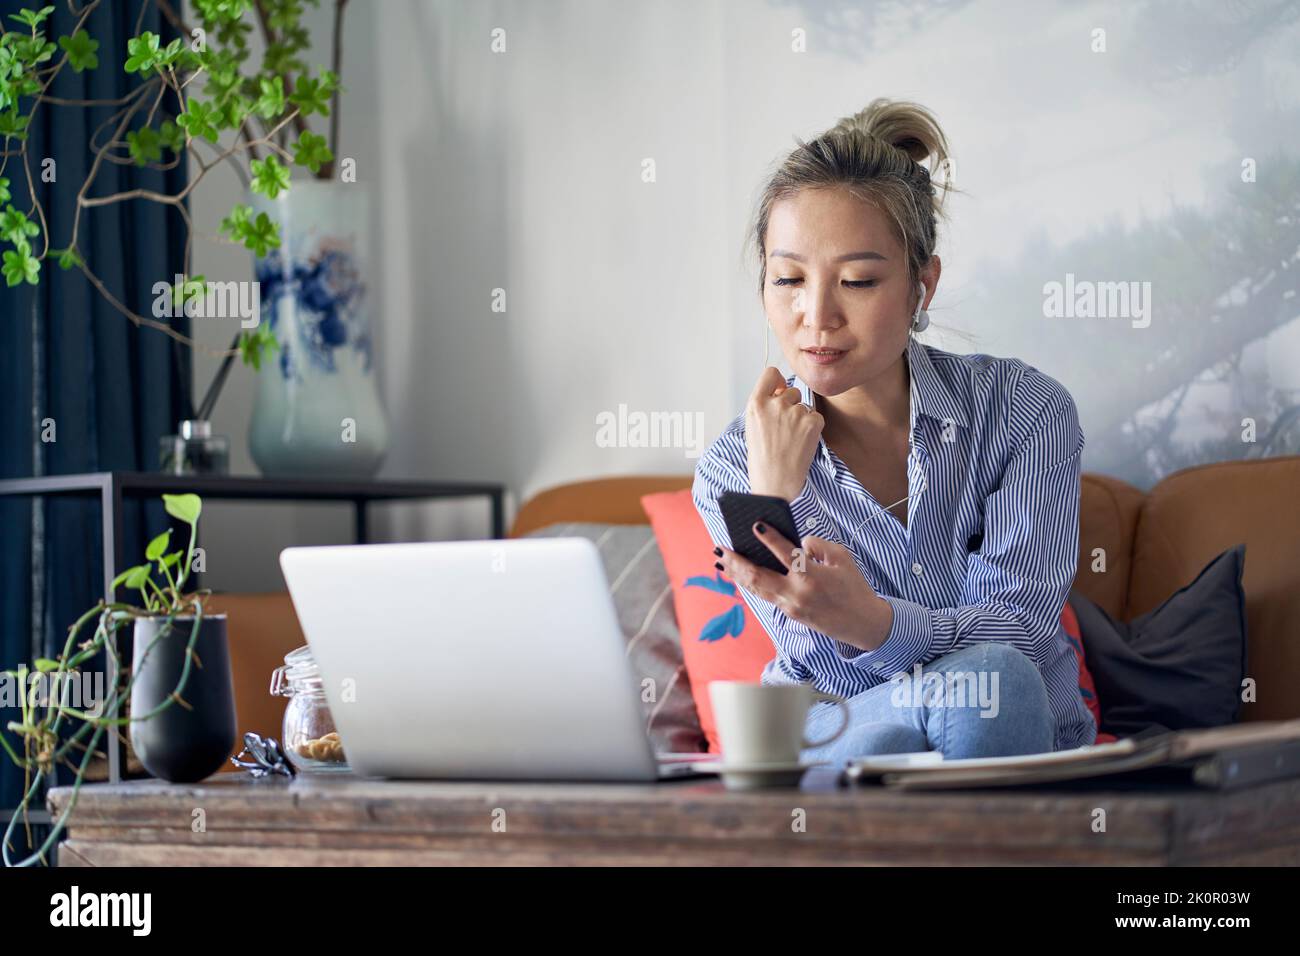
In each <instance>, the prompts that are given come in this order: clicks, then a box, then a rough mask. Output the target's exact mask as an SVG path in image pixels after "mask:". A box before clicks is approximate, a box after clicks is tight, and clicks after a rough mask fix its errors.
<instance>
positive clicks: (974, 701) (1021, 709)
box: [801, 643, 1056, 767]
mask: <svg viewBox="0 0 1300 956" xmlns="http://www.w3.org/2000/svg"><path fill="white" fill-rule="evenodd" d="M848 708H849V722H848V726H847V728H846V729H845V731H844V733H842V734H841V735H840V736H838V737H836V738H835V739H834V740H833V741H831V742H830V743H828V744H824V745H823V746H820V747H809V748H806V749H805V750H803V751H802V754H801V756H802V759H803V760H805V761H821V760H825V761H829V762H830V763H831V764H832V765H834V766H837V767H843V766H844V763H845V761H847V760H848V759H849V758H850V757H865V756H873V755H876V754H892V753H915V752H918V751H922V750H938V751H941V752H942V753H943V755H944V758H945V759H947V760H957V759H960V758H963V757H1007V756H1014V755H1016V754H1032V753H1044V752H1047V751H1051V750H1053V749H1054V742H1055V737H1056V734H1055V727H1054V721H1053V717H1052V712H1051V709H1050V707H1049V706H1048V702H1047V688H1046V686H1045V685H1044V684H1043V678H1042V676H1041V675H1040V674H1039V672H1038V668H1037V667H1035V666H1034V663H1033V661H1031V660H1030V659H1029V658H1028V657H1026V656H1025V655H1024V654H1022V653H1021V652H1020V651H1019V650H1018V649H1016V648H1015V647H1012V646H1011V645H1010V644H999V643H980V644H975V645H972V646H970V647H964V648H962V649H961V650H958V651H953V652H952V653H951V654H947V655H945V656H943V657H939V658H936V659H935V660H933V661H931V662H930V663H928V664H925V665H923V666H922V668H921V671H920V673H919V675H918V673H917V671H916V670H915V668H914V669H913V670H912V671H910V672H908V673H907V674H906V675H905V676H903V677H899V678H895V679H894V680H890V681H886V682H885V683H883V684H877V685H876V686H875V687H872V688H870V689H868V690H865V691H863V692H862V693H860V694H857V695H855V696H853V697H850V698H849V701H848ZM843 720H844V715H843V713H842V709H841V708H840V706H839V705H838V704H835V703H819V704H817V705H816V706H815V707H813V708H812V709H811V710H810V711H809V712H808V719H807V722H806V725H805V734H804V736H805V739H807V740H823V739H825V738H826V737H828V736H829V735H830V734H832V733H833V732H834V731H835V729H836V728H837V727H839V726H840V724H841V722H842V721H843Z"/></svg>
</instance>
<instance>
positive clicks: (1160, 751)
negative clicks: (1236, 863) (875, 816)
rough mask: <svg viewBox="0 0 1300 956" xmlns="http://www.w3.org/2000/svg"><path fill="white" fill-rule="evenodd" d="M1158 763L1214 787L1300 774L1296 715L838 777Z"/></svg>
mask: <svg viewBox="0 0 1300 956" xmlns="http://www.w3.org/2000/svg"><path fill="white" fill-rule="evenodd" d="M1162 767H1164V768H1171V769H1173V768H1176V769H1178V770H1179V771H1184V772H1185V773H1186V775H1187V778H1188V780H1189V781H1190V782H1191V783H1194V784H1195V785H1197V786H1201V787H1210V788H1218V789H1228V788H1236V787H1241V786H1247V785H1251V784H1256V783H1263V782H1265V781H1267V780H1277V779H1285V778H1287V777H1293V776H1300V719H1296V720H1281V721H1259V722H1251V723H1247V724H1232V725H1230V726H1227V727H1211V728H1206V729H1201V730H1175V731H1170V732H1168V733H1162V734H1157V735H1155V736H1151V737H1146V738H1141V739H1139V738H1131V737H1130V738H1125V739H1123V740H1117V741H1114V742H1113V743H1105V744H1092V745H1090V746H1087V747H1077V748H1074V749H1072V750H1060V751H1052V752H1048V753H1040V754H1025V755H1022V756H1016V757H973V758H968V759H962V760H944V759H943V757H942V755H941V754H938V753H937V752H934V751H929V752H926V753H920V754H886V755H881V756H876V757H857V758H852V759H850V760H849V761H848V763H847V764H846V766H845V770H844V778H845V779H846V780H847V781H848V782H850V783H857V784H883V785H885V786H891V787H899V788H902V789H914V790H921V789H942V788H957V787H1011V786H1019V785H1028V784H1042V783H1052V782H1055V781H1062V780H1084V779H1091V778H1098V777H1108V776H1114V775H1121V774H1128V773H1132V772H1133V771H1142V770H1149V769H1153V768H1162Z"/></svg>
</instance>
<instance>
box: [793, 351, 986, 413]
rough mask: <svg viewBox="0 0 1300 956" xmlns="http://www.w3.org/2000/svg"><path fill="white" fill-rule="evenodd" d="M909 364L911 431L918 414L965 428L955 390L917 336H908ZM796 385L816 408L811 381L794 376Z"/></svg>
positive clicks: (806, 401)
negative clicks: (949, 421) (936, 366)
mask: <svg viewBox="0 0 1300 956" xmlns="http://www.w3.org/2000/svg"><path fill="white" fill-rule="evenodd" d="M906 354H907V367H908V371H909V373H910V374H909V375H908V378H909V379H910V380H911V393H912V394H911V413H910V418H909V422H908V424H909V429H910V432H912V433H915V431H916V416H917V415H918V414H920V415H925V416H928V417H929V418H933V419H934V420H935V421H937V422H939V423H940V424H942V423H944V422H945V421H948V420H951V421H953V422H955V423H956V424H958V425H960V426H962V427H963V428H965V427H966V426H967V422H966V415H965V413H964V412H963V411H962V407H961V403H960V402H958V401H957V399H956V398H955V397H954V396H953V394H952V389H950V388H949V387H948V383H947V382H945V381H944V380H943V378H942V377H941V376H940V375H939V371H938V369H936V368H935V367H934V362H933V361H931V360H930V353H929V351H928V350H927V349H926V347H925V346H924V345H922V344H921V343H920V342H918V341H917V340H916V338H915V337H914V336H910V335H909V336H908V337H907V353H906ZM794 385H795V387H796V388H797V389H799V394H800V395H801V396H802V401H803V403H804V404H805V405H807V406H808V407H809V408H811V409H813V410H814V411H816V410H817V404H816V401H815V399H816V395H815V393H814V392H813V390H812V389H811V388H810V387H809V386H808V383H807V382H805V381H804V380H803V379H801V378H799V376H798V375H796V376H795V377H794Z"/></svg>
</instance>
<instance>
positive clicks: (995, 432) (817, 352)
mask: <svg viewBox="0 0 1300 956" xmlns="http://www.w3.org/2000/svg"><path fill="white" fill-rule="evenodd" d="M927 159H928V160H929V161H930V168H932V169H938V168H939V167H940V166H946V163H947V161H948V152H947V143H946V141H945V138H944V135H943V133H942V131H941V130H940V128H939V125H938V123H937V122H936V121H935V119H934V117H933V116H932V115H931V114H930V113H929V112H928V111H926V110H925V109H924V108H923V107H920V106H917V105H915V104H911V103H902V102H890V101H887V100H876V101H874V102H873V103H871V104H870V105H869V106H867V107H866V109H864V110H862V111H861V112H860V113H858V114H857V115H855V116H852V117H846V118H845V119H843V120H841V121H840V122H839V123H838V124H837V125H836V126H835V127H834V128H832V129H830V130H828V131H827V132H826V133H825V134H823V135H822V136H820V137H818V138H817V139H815V140H813V141H812V142H810V143H801V145H800V146H799V148H797V149H796V150H794V151H793V152H792V153H791V154H790V155H789V156H788V157H787V158H786V160H785V161H784V163H783V164H782V165H781V166H780V167H779V169H778V170H777V172H776V173H775V175H774V176H773V177H772V180H771V181H770V182H769V183H768V185H767V187H766V189H765V190H764V193H763V196H762V201H761V203H760V206H759V211H758V215H757V218H756V228H755V230H754V240H755V242H756V243H757V251H758V256H759V262H760V267H761V275H760V278H759V287H760V290H761V295H762V300H763V308H764V310H765V312H766V313H767V319H768V323H769V324H770V326H771V328H773V329H775V331H776V336H777V339H778V341H779V343H780V346H781V350H782V352H783V353H784V355H785V357H786V360H787V362H788V363H789V364H790V366H791V367H792V368H793V370H794V373H795V374H794V375H793V376H791V377H790V378H785V377H784V376H782V375H781V373H780V372H779V371H777V370H776V369H775V368H767V369H765V370H764V371H763V374H762V375H761V376H760V377H759V379H758V382H757V384H756V385H755V387H754V390H753V394H752V395H751V396H750V399H749V403H748V405H747V406H746V409H745V412H744V414H743V415H741V416H738V417H737V418H736V420H735V421H733V422H732V423H731V425H729V426H728V427H727V429H726V430H725V431H724V432H723V434H722V435H721V436H719V437H718V438H717V440H716V441H714V442H713V443H712V445H710V447H709V448H708V450H707V451H706V452H705V453H704V454H703V455H702V456H701V458H700V460H699V463H698V466H697V468H696V472H695V483H694V498H695V504H696V507H697V508H698V509H699V511H700V514H701V515H702V516H703V518H704V521H705V523H706V524H707V526H708V528H709V532H710V535H711V537H712V538H713V541H714V543H715V544H716V545H718V547H717V548H715V550H714V554H715V555H716V556H717V559H718V560H717V567H718V569H719V570H721V571H723V572H725V573H726V574H727V575H728V576H729V577H730V578H731V579H732V580H734V581H735V582H736V584H737V585H738V586H739V587H740V588H741V590H742V593H743V594H744V597H745V601H746V603H747V604H748V605H749V607H750V608H751V609H752V610H753V612H754V613H755V614H756V615H757V617H758V619H759V620H760V621H761V622H762V624H763V626H764V627H765V628H766V630H767V632H768V634H769V635H770V636H771V638H772V642H773V644H774V645H775V647H776V657H775V659H774V660H772V662H771V663H770V664H768V666H767V668H766V669H765V670H764V672H763V676H762V680H763V683H792V682H803V683H811V684H813V685H815V686H816V687H817V688H818V689H819V690H823V691H828V692H831V693H835V694H839V695H841V696H843V697H846V698H848V699H849V711H850V720H849V724H848V729H847V730H846V731H845V733H843V734H842V735H841V736H840V737H839V738H837V739H836V740H835V741H833V742H832V743H830V744H828V745H826V746H824V747H821V748H818V749H814V750H805V751H804V754H803V756H804V757H805V758H806V759H809V760H830V761H831V762H842V761H843V760H844V759H846V758H848V757H852V756H856V755H867V754H880V753H900V752H913V751H921V750H939V751H942V752H943V754H944V756H945V757H946V758H948V759H955V758H961V757H981V756H1003V755H1011V754H1024V753H1038V752H1042V751H1049V750H1061V749H1066V748H1070V747H1077V746H1082V745H1084V744H1091V743H1093V742H1094V741H1095V738H1096V727H1095V725H1094V723H1093V720H1092V717H1091V715H1090V714H1089V712H1088V710H1087V707H1086V706H1085V705H1084V702H1083V699H1082V697H1081V696H1080V693H1079V687H1078V665H1077V661H1076V658H1075V656H1074V652H1073V650H1072V649H1071V647H1070V645H1069V644H1068V643H1067V639H1066V635H1065V633H1064V631H1063V630H1062V628H1061V626H1060V614H1061V608H1062V605H1063V604H1064V602H1065V599H1066V596H1067V594H1068V592H1069V588H1070V585H1071V583H1072V581H1073V579H1074V573H1075V567H1076V564H1077V560H1078V547H1079V463H1080V455H1081V453H1082V451H1083V432H1082V430H1081V429H1080V427H1079V422H1078V416H1077V413H1076V410H1075V406H1074V400H1073V399H1072V398H1071V397H1070V394H1069V392H1067V391H1066V390H1065V388H1064V387H1062V386H1061V384H1060V383H1059V382H1057V381H1056V380H1054V379H1052V378H1050V377H1049V376H1047V375H1044V374H1043V373H1042V372H1039V371H1038V370H1037V369H1035V368H1033V367H1032V366H1030V365H1027V364H1026V363H1024V362H1022V361H1020V360H1019V359H1012V358H995V357H992V356H989V355H982V354H976V355H954V354H950V353H948V352H943V351H940V350H938V349H935V348H931V347H929V346H925V345H922V344H920V343H919V342H918V341H916V339H915V338H913V337H912V334H913V333H914V332H916V331H920V330H921V329H924V328H925V326H926V324H928V321H929V319H928V316H927V314H926V312H925V311H924V310H925V307H926V306H928V304H929V303H930V301H931V299H933V297H934V293H935V289H936V287H937V286H938V283H939V275H940V262H939V257H938V256H937V255H935V254H934V252H935V238H936V228H935V227H936V218H937V217H938V215H940V213H941V209H942V199H943V197H942V195H938V194H936V190H935V188H934V186H933V185H932V183H931V181H930V174H929V172H928V171H927V169H926V168H925V167H924V166H922V165H920V162H921V161H923V160H927ZM945 192H946V188H945ZM728 490H732V491H749V492H753V493H755V494H766V495H779V496H780V497H782V498H785V499H787V500H788V501H789V502H790V505H791V511H792V513H793V515H794V518H795V521H796V524H797V527H798V530H799V531H800V533H801V534H803V535H804V536H803V538H802V540H801V541H799V542H791V541H787V540H785V539H784V538H783V537H781V535H779V534H778V533H777V532H775V531H774V530H773V529H771V528H767V527H764V526H763V525H755V528H754V530H755V534H756V535H757V536H758V538H759V540H761V541H763V542H764V543H765V544H766V545H767V547H768V548H769V549H770V550H771V551H772V552H773V554H774V555H776V557H777V558H778V560H780V561H781V562H782V563H783V564H785V565H786V567H787V568H791V569H792V570H790V572H789V573H788V574H786V575H782V574H779V573H776V572H773V571H770V570H768V569H766V568H761V567H759V566H757V565H755V564H753V563H752V562H750V561H747V560H746V559H745V558H743V557H741V556H740V555H739V554H736V553H735V552H734V551H732V550H731V548H730V545H731V541H730V539H729V537H728V535H727V530H726V526H725V524H724V522H723V520H722V516H721V513H720V511H719V508H718V503H717V502H718V497H719V495H721V494H722V493H723V492H724V491H728ZM796 549H799V550H796ZM840 719H841V717H840V713H839V708H838V707H836V706H835V705H834V704H827V703H823V704H819V705H817V706H816V707H815V708H814V709H813V710H812V711H811V712H810V714H809V717H808V727H807V729H808V732H809V736H810V738H815V737H824V736H825V735H826V732H827V730H828V729H830V728H833V727H834V726H837V723H836V722H837V721H838V720H840Z"/></svg>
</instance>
